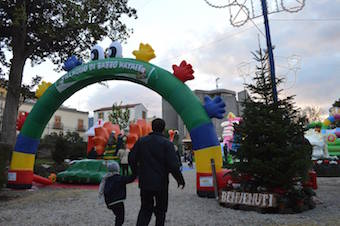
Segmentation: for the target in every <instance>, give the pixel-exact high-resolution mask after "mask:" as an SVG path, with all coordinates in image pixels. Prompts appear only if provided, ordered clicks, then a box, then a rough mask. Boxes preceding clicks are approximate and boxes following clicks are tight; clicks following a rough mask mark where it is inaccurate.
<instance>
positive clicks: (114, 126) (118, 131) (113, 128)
mask: <svg viewBox="0 0 340 226" xmlns="http://www.w3.org/2000/svg"><path fill="white" fill-rule="evenodd" d="M112 130H113V131H115V137H116V139H118V135H119V134H120V133H121V131H120V128H119V125H117V124H112Z"/></svg>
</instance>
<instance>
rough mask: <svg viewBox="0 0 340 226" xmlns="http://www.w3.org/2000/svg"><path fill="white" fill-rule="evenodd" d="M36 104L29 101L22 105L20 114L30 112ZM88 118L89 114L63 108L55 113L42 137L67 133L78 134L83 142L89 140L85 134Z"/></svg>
mask: <svg viewBox="0 0 340 226" xmlns="http://www.w3.org/2000/svg"><path fill="white" fill-rule="evenodd" d="M34 104H35V102H33V101H27V102H25V103H23V104H21V105H20V107H19V112H18V113H19V114H21V113H24V112H28V113H29V112H30V111H31V110H32V108H33V105H34ZM88 116H89V113H88V112H85V111H78V110H76V109H74V108H68V107H64V106H61V107H59V109H58V110H57V111H56V112H54V114H53V115H52V117H51V119H50V121H49V122H48V123H47V125H46V127H45V130H44V132H43V134H42V136H41V137H44V136H45V135H47V134H51V133H53V132H55V133H64V134H65V133H66V132H68V131H69V132H77V133H79V136H81V137H82V138H83V140H87V136H85V132H86V131H87V129H88Z"/></svg>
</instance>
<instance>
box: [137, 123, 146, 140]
mask: <svg viewBox="0 0 340 226" xmlns="http://www.w3.org/2000/svg"><path fill="white" fill-rule="evenodd" d="M146 124H147V123H146V121H145V119H138V120H137V125H139V126H140V127H141V128H142V137H143V136H146V135H148V131H147V125H146Z"/></svg>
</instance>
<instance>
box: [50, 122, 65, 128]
mask: <svg viewBox="0 0 340 226" xmlns="http://www.w3.org/2000/svg"><path fill="white" fill-rule="evenodd" d="M52 128H53V129H60V130H63V129H64V124H63V123H53V127H52Z"/></svg>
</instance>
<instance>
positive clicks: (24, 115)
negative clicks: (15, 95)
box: [16, 112, 28, 131]
mask: <svg viewBox="0 0 340 226" xmlns="http://www.w3.org/2000/svg"><path fill="white" fill-rule="evenodd" d="M27 116H28V112H20V113H19V116H18V118H17V122H16V128H17V130H18V131H20V130H21V128H22V126H23V125H24V123H25V120H26V118H27Z"/></svg>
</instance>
